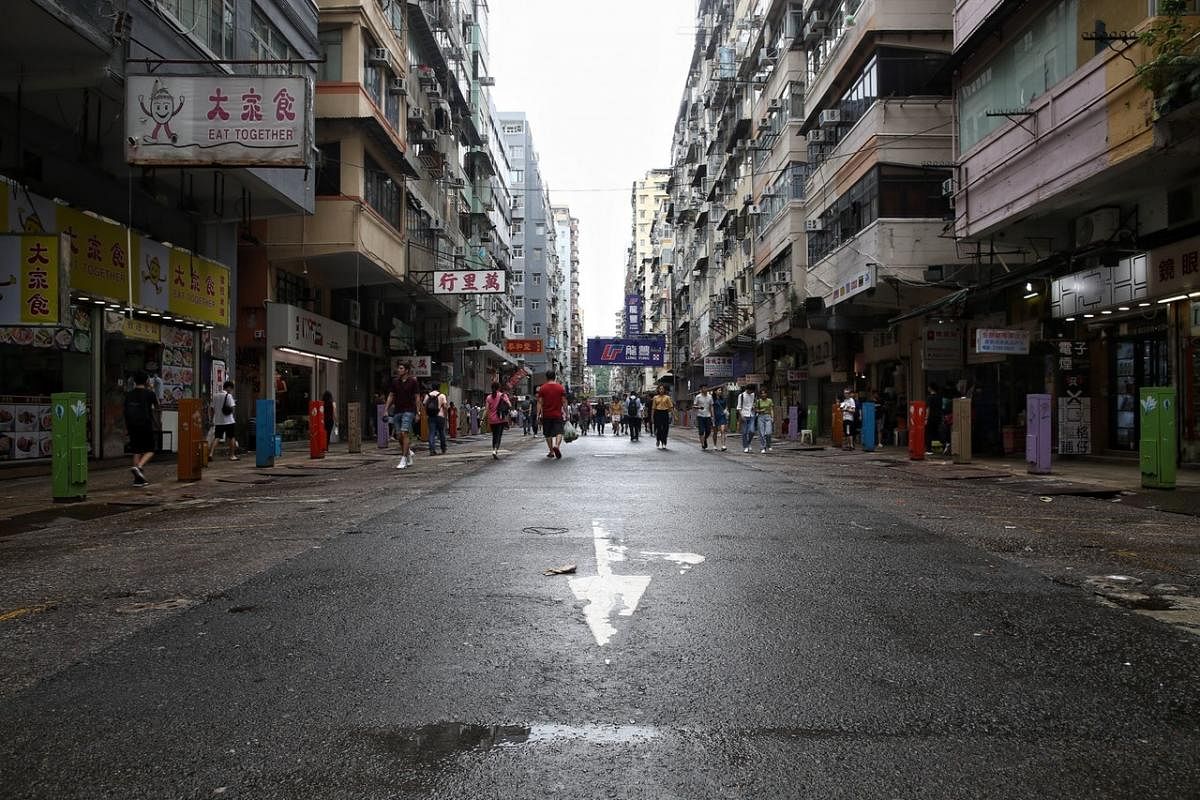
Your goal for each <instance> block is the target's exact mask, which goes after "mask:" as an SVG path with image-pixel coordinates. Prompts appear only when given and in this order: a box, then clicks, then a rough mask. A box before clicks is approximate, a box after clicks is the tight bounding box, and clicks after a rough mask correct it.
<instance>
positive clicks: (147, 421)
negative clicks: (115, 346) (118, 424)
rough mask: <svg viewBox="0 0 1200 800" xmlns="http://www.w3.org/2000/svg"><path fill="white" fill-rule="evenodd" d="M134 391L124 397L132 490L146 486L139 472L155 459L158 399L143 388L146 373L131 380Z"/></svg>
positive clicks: (138, 374)
mask: <svg viewBox="0 0 1200 800" xmlns="http://www.w3.org/2000/svg"><path fill="white" fill-rule="evenodd" d="M133 384H134V385H133V388H132V389H130V390H129V391H128V392H127V393H126V394H125V430H127V431H128V432H129V449H130V451H132V452H133V466H132V467H131V468H130V470H129V471H130V472H132V473H133V485H134V486H149V485H150V481H148V480H146V475H145V473H144V472H142V468H143V467H145V466H146V464H147V463H148V462H149V461H150V459H152V458H154V449H155V448H154V444H155V442H154V438H155V437H154V420H155V418H156V416H155V415H156V413H157V412H158V397H157V396H155V394H154V392H152V391H150V390H149V389H147V388H146V373H144V372H137V373H135V374H134V376H133Z"/></svg>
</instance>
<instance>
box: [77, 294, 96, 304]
mask: <svg viewBox="0 0 1200 800" xmlns="http://www.w3.org/2000/svg"><path fill="white" fill-rule="evenodd" d="M75 299H76V300H78V301H79V302H81V303H87V302H89V301H91V299H92V298H90V297H84V296H83V295H80V296H79V297H76V298H75Z"/></svg>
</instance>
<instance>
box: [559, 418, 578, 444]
mask: <svg viewBox="0 0 1200 800" xmlns="http://www.w3.org/2000/svg"><path fill="white" fill-rule="evenodd" d="M578 438H579V428H577V427H575V423H573V422H564V423H563V441H564V442H573V441H575V440H576V439H578Z"/></svg>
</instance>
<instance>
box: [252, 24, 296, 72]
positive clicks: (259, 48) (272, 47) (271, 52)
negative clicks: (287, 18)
mask: <svg viewBox="0 0 1200 800" xmlns="http://www.w3.org/2000/svg"><path fill="white" fill-rule="evenodd" d="M250 32H251V35H250V52H251V54H252V57H253V58H256V59H262V60H283V59H295V58H299V57H300V54H299V53H297V52H296V51H295V50H294V49H292V46H291V45H290V44H288V41H287V39H285V38H284V36H283V34H282V33H281V32H280V30H279V28H276V27H275V25H274V23H272V22H271V20H269V19H267V17H266V15H265V14H263V12H262V11H260V10H259V9H257V8H255V9H254V16H253V19H252V20H251V26H250ZM258 71H259V74H265V75H271V74H274V75H287V74H288V73H289V72H291V71H292V70H291V66H290V65H288V64H263V65H261V66H260V67H259V68H258Z"/></svg>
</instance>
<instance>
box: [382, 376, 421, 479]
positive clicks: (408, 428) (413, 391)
mask: <svg viewBox="0 0 1200 800" xmlns="http://www.w3.org/2000/svg"><path fill="white" fill-rule="evenodd" d="M420 395H421V385H420V384H419V383H417V379H416V378H415V377H413V375H412V366H411V365H410V364H409V363H408V362H407V361H402V362H401V363H400V364H399V365H398V366H397V367H396V377H395V378H394V379H393V380H392V388H391V391H389V392H388V396H387V400H386V401H385V403H384V405H386V406H387V410H388V411H389V412H393V413H394V414H395V416H394V417H393V418H392V424H393V425H394V426H395V429H396V433H397V435H398V436H399V437H400V463H399V464H397V465H396V469H404V468H406V467H408V466H411V465H412V460H413V451H412V446H411V444H412V443H411V439H412V435H413V423H414V422H415V420H416V418H417V403H418V402H419V401H420Z"/></svg>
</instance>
